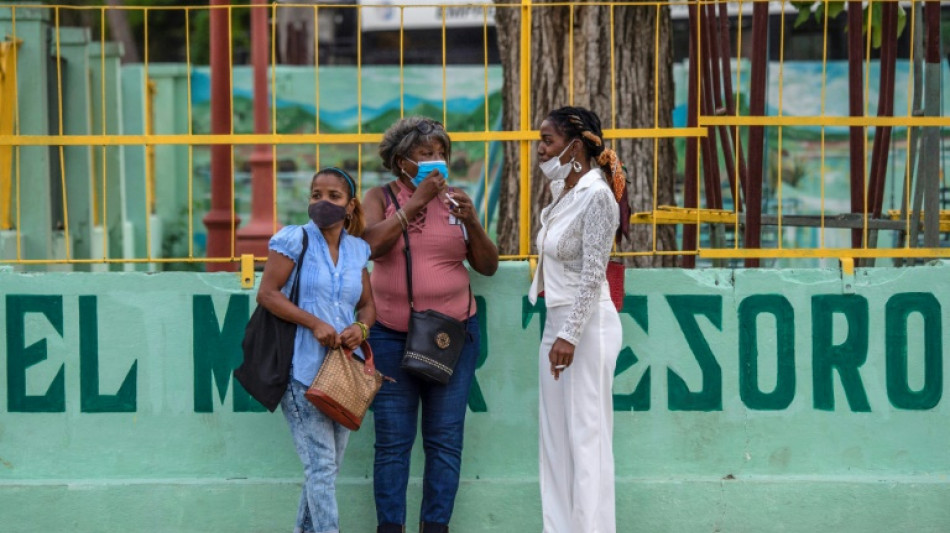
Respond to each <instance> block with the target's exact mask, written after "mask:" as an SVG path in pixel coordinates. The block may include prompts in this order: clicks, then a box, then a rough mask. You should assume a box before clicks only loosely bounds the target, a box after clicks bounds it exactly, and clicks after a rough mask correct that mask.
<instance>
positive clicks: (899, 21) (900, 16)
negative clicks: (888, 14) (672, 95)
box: [894, 4, 907, 39]
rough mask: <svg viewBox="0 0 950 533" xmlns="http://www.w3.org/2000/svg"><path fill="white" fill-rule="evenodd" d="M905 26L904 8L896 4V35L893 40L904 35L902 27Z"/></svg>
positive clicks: (905, 14) (905, 15)
mask: <svg viewBox="0 0 950 533" xmlns="http://www.w3.org/2000/svg"><path fill="white" fill-rule="evenodd" d="M905 26H907V13H905V12H904V8H903V7H901V5H900V4H897V35H896V36H895V37H894V38H895V39H898V38H900V36H901V34H902V33H904V27H905Z"/></svg>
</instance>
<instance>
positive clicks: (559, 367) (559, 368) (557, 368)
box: [554, 365, 567, 370]
mask: <svg viewBox="0 0 950 533" xmlns="http://www.w3.org/2000/svg"><path fill="white" fill-rule="evenodd" d="M565 368H567V365H554V370H564V369H565Z"/></svg>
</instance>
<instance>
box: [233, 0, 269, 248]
mask: <svg viewBox="0 0 950 533" xmlns="http://www.w3.org/2000/svg"><path fill="white" fill-rule="evenodd" d="M253 4H254V7H252V8H251V63H252V64H253V65H254V133H258V134H266V133H268V132H269V130H270V127H269V125H268V120H267V113H268V108H269V106H268V103H267V66H268V63H269V61H268V52H269V50H270V42H269V39H268V32H267V10H268V6H267V3H266V2H265V0H254V2H253ZM250 163H251V193H252V194H251V220H250V221H248V223H247V225H246V226H244V227H243V228H241V229H240V230H239V231H238V232H237V253H238V255H240V254H254V256H255V257H267V243H268V241H269V240H270V237H271V235H273V234H274V231H275V229H276V228H275V227H274V209H273V208H274V182H273V180H274V156H273V154H272V151H271V148H270V147H268V146H267V145H264V144H258V145H257V146H255V147H254V153H253V154H251V160H250Z"/></svg>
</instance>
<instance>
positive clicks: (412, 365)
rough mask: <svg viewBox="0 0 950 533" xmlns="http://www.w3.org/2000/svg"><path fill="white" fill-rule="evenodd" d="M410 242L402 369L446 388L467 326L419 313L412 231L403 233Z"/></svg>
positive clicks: (445, 317) (431, 313)
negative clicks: (415, 298) (414, 290)
mask: <svg viewBox="0 0 950 533" xmlns="http://www.w3.org/2000/svg"><path fill="white" fill-rule="evenodd" d="M385 188H386V192H388V193H389V196H390V198H392V201H393V204H394V205H395V206H396V209H400V207H399V201H398V200H396V195H395V194H393V191H392V189H390V187H389V185H386V186H385ZM402 237H403V239H404V240H405V241H406V248H405V249H404V250H403V252H404V253H405V254H406V289H407V290H408V293H409V332H408V333H407V334H406V353H405V354H404V355H403V356H402V365H401V367H402V369H403V370H405V371H406V372H409V373H410V374H413V375H415V376H417V377H420V378H422V379H425V380H427V381H432V382H435V383H439V384H441V385H445V384H447V383H448V382H449V380H450V379H452V373H453V372H455V364H456V363H458V360H459V355H460V354H461V353H462V346H464V344H465V333H466V331H465V323H463V322H461V321H459V320H456V319H454V318H452V317H450V316H448V315H444V314H442V313H440V312H438V311H435V310H432V309H428V310H426V311H416V310H415V307H413V298H412V255H410V252H409V228H408V227H407V228H405V229H403V230H402ZM471 290H472V288H471V287H469V298H468V312H466V313H465V314H466V316H468V315H470V314H471V311H472V297H471Z"/></svg>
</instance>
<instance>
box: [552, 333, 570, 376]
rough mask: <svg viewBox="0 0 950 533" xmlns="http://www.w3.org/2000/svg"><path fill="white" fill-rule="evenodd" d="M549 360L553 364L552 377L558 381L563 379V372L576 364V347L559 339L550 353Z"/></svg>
mask: <svg viewBox="0 0 950 533" xmlns="http://www.w3.org/2000/svg"><path fill="white" fill-rule="evenodd" d="M548 360H549V361H550V362H551V375H552V376H554V379H555V380H557V379H558V378H560V377H561V372H563V371H564V370H566V369H567V368H568V367H570V366H571V363H573V362H574V345H573V344H571V343H569V342H567V341H566V340H564V339H562V338H560V337H558V338H557V340H555V341H554V345H553V346H551V351H550V352H548Z"/></svg>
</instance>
